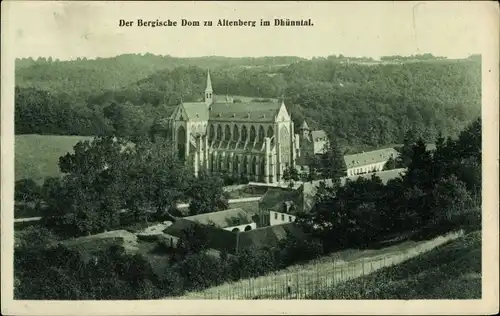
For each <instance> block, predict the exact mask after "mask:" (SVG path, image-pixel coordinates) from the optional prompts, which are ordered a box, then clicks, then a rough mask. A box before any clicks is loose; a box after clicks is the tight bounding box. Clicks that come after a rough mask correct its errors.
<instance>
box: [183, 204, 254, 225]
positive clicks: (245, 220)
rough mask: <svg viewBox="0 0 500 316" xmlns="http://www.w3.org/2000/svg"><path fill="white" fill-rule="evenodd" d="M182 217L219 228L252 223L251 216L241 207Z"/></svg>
mask: <svg viewBox="0 0 500 316" xmlns="http://www.w3.org/2000/svg"><path fill="white" fill-rule="evenodd" d="M184 219H186V220H189V221H192V222H197V223H199V224H204V225H215V226H216V227H219V228H226V227H231V226H238V225H245V224H250V223H253V220H252V217H251V216H250V215H248V213H247V212H245V211H243V210H242V209H241V208H233V209H229V210H225V211H219V212H213V213H205V214H198V215H193V216H187V217H184Z"/></svg>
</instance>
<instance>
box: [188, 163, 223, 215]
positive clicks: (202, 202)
mask: <svg viewBox="0 0 500 316" xmlns="http://www.w3.org/2000/svg"><path fill="white" fill-rule="evenodd" d="M188 196H189V197H190V202H189V213H190V214H191V215H196V214H202V213H211V212H218V211H221V210H225V209H227V208H228V207H229V204H228V196H227V194H226V193H225V192H224V188H223V182H222V179H220V178H219V177H217V176H211V175H208V174H207V173H206V172H205V171H202V172H200V173H199V175H198V178H194V179H193V180H192V182H191V185H190V187H189V190H188Z"/></svg>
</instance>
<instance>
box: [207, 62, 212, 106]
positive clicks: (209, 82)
mask: <svg viewBox="0 0 500 316" xmlns="http://www.w3.org/2000/svg"><path fill="white" fill-rule="evenodd" d="M212 102H213V90H212V80H211V79H210V69H209V70H208V72H207V88H206V89H205V104H206V105H207V106H210V104H212Z"/></svg>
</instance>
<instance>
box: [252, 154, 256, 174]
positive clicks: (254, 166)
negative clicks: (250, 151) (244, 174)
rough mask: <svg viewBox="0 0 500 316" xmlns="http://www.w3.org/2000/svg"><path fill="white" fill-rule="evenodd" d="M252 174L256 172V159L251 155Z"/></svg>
mask: <svg viewBox="0 0 500 316" xmlns="http://www.w3.org/2000/svg"><path fill="white" fill-rule="evenodd" d="M252 174H253V175H255V174H257V160H256V159H255V157H252Z"/></svg>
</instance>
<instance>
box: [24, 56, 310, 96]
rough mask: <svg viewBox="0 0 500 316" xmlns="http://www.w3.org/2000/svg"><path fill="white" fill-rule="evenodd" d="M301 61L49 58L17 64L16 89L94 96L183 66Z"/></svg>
mask: <svg viewBox="0 0 500 316" xmlns="http://www.w3.org/2000/svg"><path fill="white" fill-rule="evenodd" d="M301 60H304V59H303V58H299V57H288V56H273V57H255V58H253V57H241V58H231V57H219V56H207V57H193V58H179V57H172V56H169V55H166V56H160V55H154V54H150V53H146V54H142V55H141V54H124V55H119V56H116V57H110V58H99V57H98V58H96V59H87V58H77V59H76V60H69V61H60V60H57V59H52V58H50V57H49V58H38V59H33V58H22V59H17V60H16V85H17V86H20V87H22V88H25V87H33V88H37V89H40V90H48V91H52V92H63V91H64V92H66V93H70V94H78V95H84V94H87V95H88V94H95V93H99V92H102V91H106V90H117V89H121V88H125V87H127V86H129V85H131V84H134V83H135V82H137V81H139V80H141V79H143V78H146V77H148V76H150V75H153V74H154V73H156V72H157V71H161V70H166V69H174V68H176V67H182V66H196V67H200V68H202V69H204V70H205V71H206V69H208V68H210V69H216V68H241V67H263V68H265V69H266V68H268V67H276V66H283V65H288V64H291V63H294V62H298V61H301Z"/></svg>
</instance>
